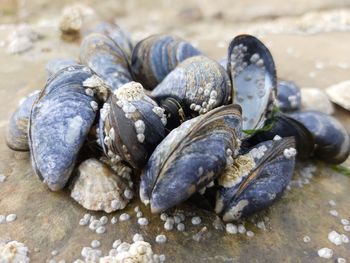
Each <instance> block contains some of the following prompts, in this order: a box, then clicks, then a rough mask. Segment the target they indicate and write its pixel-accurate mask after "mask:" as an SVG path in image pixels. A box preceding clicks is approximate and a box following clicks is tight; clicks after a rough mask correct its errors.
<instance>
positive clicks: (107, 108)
mask: <svg viewBox="0 0 350 263" xmlns="http://www.w3.org/2000/svg"><path fill="white" fill-rule="evenodd" d="M110 110H111V105H110V104H109V103H104V104H103V107H102V109H101V110H100V116H101V119H102V120H103V121H105V120H106V118H107V116H108V114H109V111H110Z"/></svg>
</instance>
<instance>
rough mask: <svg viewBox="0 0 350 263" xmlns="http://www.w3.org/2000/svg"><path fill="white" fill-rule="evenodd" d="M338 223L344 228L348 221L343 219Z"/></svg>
mask: <svg viewBox="0 0 350 263" xmlns="http://www.w3.org/2000/svg"><path fill="white" fill-rule="evenodd" d="M340 222H341V223H342V225H344V226H346V225H348V224H349V220H347V219H345V218H343V219H341V220H340Z"/></svg>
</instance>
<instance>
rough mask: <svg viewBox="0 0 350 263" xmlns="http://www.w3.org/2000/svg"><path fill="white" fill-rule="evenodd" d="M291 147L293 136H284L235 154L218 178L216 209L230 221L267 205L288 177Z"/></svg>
mask: <svg viewBox="0 0 350 263" xmlns="http://www.w3.org/2000/svg"><path fill="white" fill-rule="evenodd" d="M294 147H295V143H294V139H293V138H292V137H287V138H283V139H280V140H274V141H265V142H262V143H260V144H258V145H256V146H254V147H253V149H250V150H249V151H248V153H246V154H245V155H240V156H238V157H237V158H236V159H235V160H234V163H233V165H232V167H229V168H228V169H227V170H226V171H225V172H224V173H223V174H222V175H221V177H220V178H219V179H218V182H219V185H220V188H219V189H218V192H217V200H216V207H215V211H216V213H218V214H220V215H221V216H222V217H223V220H224V221H233V220H238V219H240V218H242V217H245V216H248V215H250V214H253V213H255V212H257V211H260V210H262V209H265V208H267V207H269V206H270V205H271V204H272V203H273V202H274V201H275V200H277V199H278V198H279V197H280V196H281V195H282V193H283V191H284V190H285V188H286V187H287V185H288V183H289V182H290V180H291V178H292V175H293V171H294V165H295V158H294V155H295V149H294ZM286 151H287V152H286ZM288 151H292V152H294V153H293V154H290V153H289V152H288Z"/></svg>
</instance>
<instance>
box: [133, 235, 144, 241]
mask: <svg viewBox="0 0 350 263" xmlns="http://www.w3.org/2000/svg"><path fill="white" fill-rule="evenodd" d="M132 241H133V242H137V241H144V239H143V236H142V235H141V234H138V233H136V234H135V235H134V236H133V237H132Z"/></svg>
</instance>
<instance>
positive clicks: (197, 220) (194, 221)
mask: <svg viewBox="0 0 350 263" xmlns="http://www.w3.org/2000/svg"><path fill="white" fill-rule="evenodd" d="M201 222H202V219H201V218H200V217H199V216H194V217H192V219H191V223H192V225H195V226H196V225H199V224H200V223H201Z"/></svg>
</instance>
